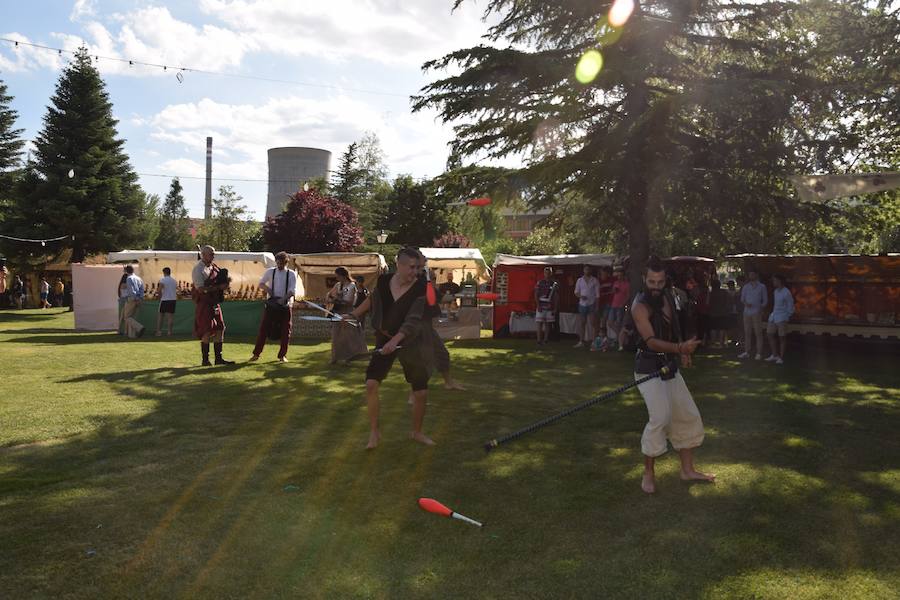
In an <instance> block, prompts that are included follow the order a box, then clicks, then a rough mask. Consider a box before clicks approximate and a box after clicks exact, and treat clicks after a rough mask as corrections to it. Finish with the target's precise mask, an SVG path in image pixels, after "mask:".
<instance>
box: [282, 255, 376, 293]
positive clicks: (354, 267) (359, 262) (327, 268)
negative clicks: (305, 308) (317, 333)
mask: <svg viewBox="0 0 900 600" xmlns="http://www.w3.org/2000/svg"><path fill="white" fill-rule="evenodd" d="M290 262H291V263H292V265H293V268H295V269H296V270H297V274H298V278H297V279H298V283H297V287H298V288H299V289H298V290H297V298H308V299H310V300H315V299H319V300H321V299H322V298H324V297H325V294H327V293H328V290H330V289H331V288H332V286H334V283H335V281H337V278H336V277H335V275H334V270H335V269H337V268H338V267H344V268H346V269H347V270H348V271H350V276H351V277H355V276H357V275H362V276H363V277H364V278H365V285H366V287H367V288H369V289H371V288H372V287H373V286H374V285H375V279H376V278H377V277H378V276H379V275H380V274H381V273H384V272H385V271H387V262H386V261H385V260H384V257H383V256H382V255H380V254H378V253H376V252H320V253H316V254H292V255H291V260H290Z"/></svg>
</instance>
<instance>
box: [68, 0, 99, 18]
mask: <svg viewBox="0 0 900 600" xmlns="http://www.w3.org/2000/svg"><path fill="white" fill-rule="evenodd" d="M95 5H96V2H95V0H75V4H74V6H72V12H71V13H69V20H70V21H80V20H81V19H82V18H84V17H93V16H94V15H95V14H96V13H97V11H96V8H95Z"/></svg>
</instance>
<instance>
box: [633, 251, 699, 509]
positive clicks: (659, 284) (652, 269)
mask: <svg viewBox="0 0 900 600" xmlns="http://www.w3.org/2000/svg"><path fill="white" fill-rule="evenodd" d="M665 286H666V272H665V268H664V267H663V264H662V262H661V261H660V260H659V259H657V258H651V259H650V260H649V262H648V263H647V267H646V269H645V271H644V289H643V291H642V292H641V293H640V294H638V296H637V297H636V298H635V299H634V303H633V304H632V308H631V314H632V317H633V319H634V324H635V326H636V328H637V331H638V334H639V335H640V337H641V341H640V343H639V344H638V348H639V349H638V352H637V356H636V357H635V369H634V371H635V373H634V377H635V379H636V380H637V379H640V378H641V377H643V376H645V375H647V374H650V373H653V372H655V371H658V370H659V369H660V367H662V366H665V365H666V364H671V365H673V366H674V364H675V361H674V359H675V357H676V356H680V358H681V365H682V366H683V367H689V366H691V355H692V354H693V353H694V351H695V350H696V349H697V346H698V345H699V344H700V340H698V339H696V338H692V339H690V340H688V341H686V342H683V341H681V328H680V326H679V323H678V317H677V315H676V314H675V301H674V299H673V298H672V295H671V293H669V292H668V291H665ZM638 389H639V390H640V392H641V396H643V398H644V403H645V404H646V405H647V412H648V413H649V417H650V418H649V421H648V422H647V425H646V427H644V434H643V436H642V437H641V451H642V452H643V454H644V475H643V478H642V480H641V489H642V490H644V491H645V492H646V493H648V494H652V493H654V492H655V491H656V474H655V471H654V466H655V462H656V458H657V457H659V456H662V455H663V454H665V453H666V451H667V450H668V441H671V442H672V447H673V448H675V450H677V451H678V456H679V458H680V459H681V479H682V480H684V481H708V482H714V481H715V478H716V477H715V475H707V474H705V473H700V472H698V471H696V470H695V469H694V457H693V452H694V448H696V447H698V446H699V445H700V444H701V443H703V437H704V436H703V421H702V420H701V419H700V411H699V410H697V405H696V404H694V399H693V398H692V397H691V393H690V391H689V390H688V389H687V385H685V383H684V379H683V378H682V377H681V373H679V372H678V370H677V368H676V369H674V372H673V373H671V374H668V375H663V376H661V377H659V378H656V379H651V380H650V381H647V382H644V383H642V384H641V385H639V386H638Z"/></svg>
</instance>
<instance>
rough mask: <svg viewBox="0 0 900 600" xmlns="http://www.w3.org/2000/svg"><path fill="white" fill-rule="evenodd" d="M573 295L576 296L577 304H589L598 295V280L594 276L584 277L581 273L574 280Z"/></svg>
mask: <svg viewBox="0 0 900 600" xmlns="http://www.w3.org/2000/svg"><path fill="white" fill-rule="evenodd" d="M575 295H576V296H578V304H580V305H581V306H591V305H592V304H594V303H596V302H597V298H599V297H600V281H599V280H598V279H597V278H596V277H593V276H592V277H591V278H590V279H586V278H585V277H584V276H583V275H582V276H581V277H579V278H578V281H576V282H575ZM585 297H586V299H585Z"/></svg>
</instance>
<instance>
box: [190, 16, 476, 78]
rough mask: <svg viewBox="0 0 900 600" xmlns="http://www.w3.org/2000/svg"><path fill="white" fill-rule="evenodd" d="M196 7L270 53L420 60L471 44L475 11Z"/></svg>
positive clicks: (417, 62)
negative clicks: (249, 38)
mask: <svg viewBox="0 0 900 600" xmlns="http://www.w3.org/2000/svg"><path fill="white" fill-rule="evenodd" d="M200 6H201V8H202V9H203V10H204V11H206V12H207V13H208V14H210V15H212V16H214V17H216V18H218V19H220V20H222V21H223V22H224V23H227V24H228V25H229V26H230V27H232V28H234V29H235V30H236V31H239V32H241V33H243V34H245V35H247V36H249V37H251V38H252V39H253V40H254V41H255V43H256V44H257V45H258V46H259V47H260V48H264V49H266V50H269V51H271V52H275V53H279V54H285V55H292V56H302V55H307V56H316V57H319V58H327V59H340V60H359V59H374V60H376V61H379V62H383V63H388V64H398V63H399V64H408V65H415V66H418V65H421V64H422V63H423V62H424V61H426V60H428V59H431V58H438V57H440V56H442V55H443V54H445V53H446V52H449V51H451V50H454V49H457V48H462V47H466V46H469V45H472V44H476V43H478V41H479V36H480V35H481V33H482V32H483V31H484V29H485V25H484V24H483V23H481V21H480V16H481V11H480V10H479V8H478V7H477V6H475V4H474V3H473V2H464V3H463V5H462V6H460V8H459V9H457V10H456V11H455V12H452V13H451V9H452V6H453V3H452V0H411V1H405V2H402V1H400V0H329V1H328V2H310V1H306V2H297V1H296V0H201V3H200Z"/></svg>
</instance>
